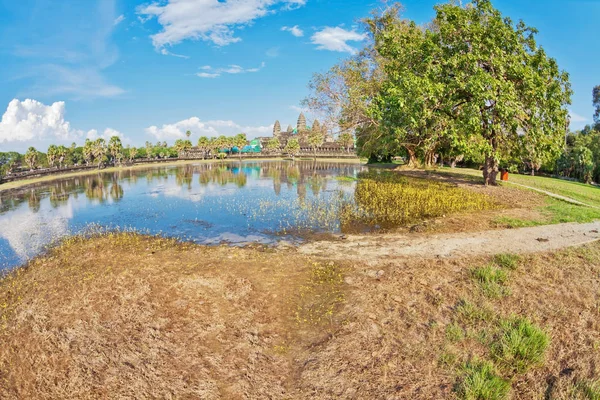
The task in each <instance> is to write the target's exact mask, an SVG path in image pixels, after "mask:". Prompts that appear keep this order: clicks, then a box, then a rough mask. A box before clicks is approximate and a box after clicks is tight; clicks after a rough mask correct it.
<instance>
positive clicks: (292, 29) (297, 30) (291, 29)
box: [281, 25, 304, 37]
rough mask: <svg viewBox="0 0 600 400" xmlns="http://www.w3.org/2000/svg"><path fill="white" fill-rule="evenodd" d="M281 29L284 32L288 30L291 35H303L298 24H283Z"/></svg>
mask: <svg viewBox="0 0 600 400" xmlns="http://www.w3.org/2000/svg"><path fill="white" fill-rule="evenodd" d="M281 30H282V31H285V32H289V33H291V34H292V35H294V36H296V37H302V36H304V31H303V30H302V29H300V28H298V25H294V26H291V27H290V26H284V27H283V28H281Z"/></svg>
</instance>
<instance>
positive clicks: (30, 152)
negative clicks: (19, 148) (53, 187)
mask: <svg viewBox="0 0 600 400" xmlns="http://www.w3.org/2000/svg"><path fill="white" fill-rule="evenodd" d="M24 159H25V163H26V164H27V166H29V168H30V169H34V168H35V167H36V165H37V161H38V151H37V150H36V149H35V147H30V148H29V149H27V153H25V156H24Z"/></svg>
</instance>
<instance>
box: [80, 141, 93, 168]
mask: <svg viewBox="0 0 600 400" xmlns="http://www.w3.org/2000/svg"><path fill="white" fill-rule="evenodd" d="M93 158H94V142H92V141H91V140H90V139H85V145H84V146H83V159H84V160H85V164H86V165H89V164H90V163H91V162H92V159H93Z"/></svg>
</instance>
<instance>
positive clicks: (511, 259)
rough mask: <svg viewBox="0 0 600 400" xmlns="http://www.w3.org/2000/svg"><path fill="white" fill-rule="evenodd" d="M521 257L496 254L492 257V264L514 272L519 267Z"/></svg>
mask: <svg viewBox="0 0 600 400" xmlns="http://www.w3.org/2000/svg"><path fill="white" fill-rule="evenodd" d="M519 261H521V257H519V256H518V255H516V254H497V255H496V256H494V263H495V264H496V265H497V266H499V267H502V268H505V269H510V270H515V269H517V268H518V266H519Z"/></svg>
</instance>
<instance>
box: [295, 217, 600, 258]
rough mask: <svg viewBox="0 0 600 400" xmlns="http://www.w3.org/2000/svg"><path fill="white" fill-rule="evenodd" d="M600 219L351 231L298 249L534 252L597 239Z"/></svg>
mask: <svg viewBox="0 0 600 400" xmlns="http://www.w3.org/2000/svg"><path fill="white" fill-rule="evenodd" d="M599 231H600V221H596V222H592V223H588V224H576V223H569V224H559V225H547V226H536V227H530V228H520V229H506V230H497V231H485V232H471V233H453V234H439V235H431V236H422V235H419V236H417V235H415V234H402V235H398V234H396V235H393V234H390V235H364V236H359V235H351V236H348V237H347V238H346V239H345V240H341V241H319V242H311V243H306V244H304V245H301V246H299V248H298V251H299V252H300V253H302V254H307V255H312V256H323V257H327V258H333V259H358V258H360V259H361V260H370V261H371V262H377V261H384V260H392V259H394V258H403V257H411V256H419V257H421V258H452V257H464V256H478V255H493V254H499V253H535V252H543V251H552V250H558V249H562V248H565V247H570V246H578V245H582V244H585V243H590V242H593V241H596V240H600V233H598V232H599Z"/></svg>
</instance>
